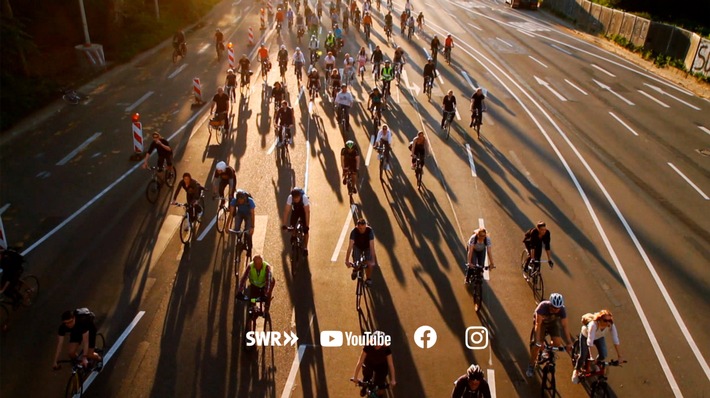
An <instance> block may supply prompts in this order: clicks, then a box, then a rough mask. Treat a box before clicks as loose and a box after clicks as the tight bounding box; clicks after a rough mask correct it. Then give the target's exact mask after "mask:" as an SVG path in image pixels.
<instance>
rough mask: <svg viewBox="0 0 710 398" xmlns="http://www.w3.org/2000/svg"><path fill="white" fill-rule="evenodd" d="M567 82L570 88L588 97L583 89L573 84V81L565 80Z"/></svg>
mask: <svg viewBox="0 0 710 398" xmlns="http://www.w3.org/2000/svg"><path fill="white" fill-rule="evenodd" d="M565 81H566V82H567V84H569V85H570V86H572V87H574V88H576V89H577V91H579V92H580V93H582V94H584V95H588V94H587V92H586V91H584V90H582V89H581V88H579V87H577V86H576V85H575V84H574V83H572V82H571V81H569V80H567V79H565Z"/></svg>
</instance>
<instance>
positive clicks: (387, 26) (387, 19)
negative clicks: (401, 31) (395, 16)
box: [385, 10, 392, 33]
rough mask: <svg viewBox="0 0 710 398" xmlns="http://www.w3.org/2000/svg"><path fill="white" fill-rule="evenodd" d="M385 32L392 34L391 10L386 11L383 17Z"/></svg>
mask: <svg viewBox="0 0 710 398" xmlns="http://www.w3.org/2000/svg"><path fill="white" fill-rule="evenodd" d="M385 31H389V32H390V33H392V10H388V11H387V15H385Z"/></svg>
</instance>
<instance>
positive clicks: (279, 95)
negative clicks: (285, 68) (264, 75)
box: [271, 81, 286, 117]
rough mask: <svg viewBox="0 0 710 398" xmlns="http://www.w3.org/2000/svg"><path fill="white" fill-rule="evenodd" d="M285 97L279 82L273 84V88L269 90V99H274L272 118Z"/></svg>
mask: <svg viewBox="0 0 710 398" xmlns="http://www.w3.org/2000/svg"><path fill="white" fill-rule="evenodd" d="M285 96H286V89H285V88H284V87H283V85H281V82H278V81H277V82H275V83H274V88H272V89H271V98H273V99H274V117H276V114H277V113H278V112H279V107H280V106H281V101H283V99H284V98H285Z"/></svg>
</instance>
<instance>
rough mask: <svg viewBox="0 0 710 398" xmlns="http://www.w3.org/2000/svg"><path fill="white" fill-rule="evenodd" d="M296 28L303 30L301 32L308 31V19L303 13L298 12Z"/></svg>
mask: <svg viewBox="0 0 710 398" xmlns="http://www.w3.org/2000/svg"><path fill="white" fill-rule="evenodd" d="M296 30H298V31H299V32H302V33H301V34H303V33H305V32H306V19H305V18H304V17H303V14H301V13H298V14H296Z"/></svg>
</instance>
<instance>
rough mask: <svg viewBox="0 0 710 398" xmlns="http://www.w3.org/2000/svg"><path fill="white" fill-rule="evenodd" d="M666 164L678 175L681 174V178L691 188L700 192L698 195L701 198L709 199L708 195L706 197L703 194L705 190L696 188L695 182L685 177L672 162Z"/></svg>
mask: <svg viewBox="0 0 710 398" xmlns="http://www.w3.org/2000/svg"><path fill="white" fill-rule="evenodd" d="M668 165H669V166H671V168H672V169H673V170H674V171H675V172H676V173H678V175H679V176H681V178H683V179H684V180H685V182H687V183H688V184H690V186H691V187H693V189H695V190H696V191H697V192H698V193H699V194H700V196H702V197H703V199H705V200H710V197H708V196H707V195H705V192H703V191H702V190H701V189H700V188H698V186H697V185H695V183H693V181H691V180H690V178H688V177H686V176H685V174H683V173H681V171H680V170H678V168H677V167H675V165H674V164H673V163H670V162H668Z"/></svg>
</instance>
